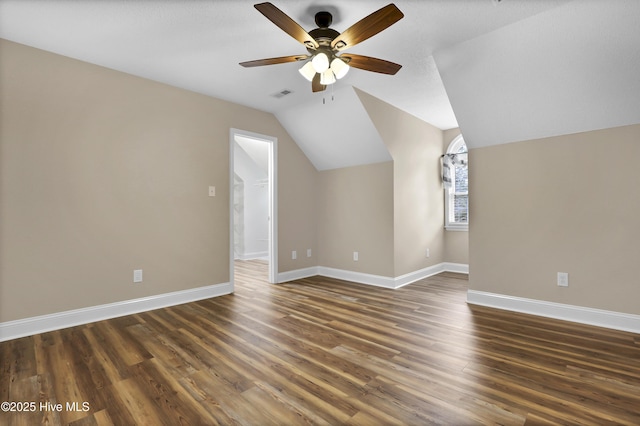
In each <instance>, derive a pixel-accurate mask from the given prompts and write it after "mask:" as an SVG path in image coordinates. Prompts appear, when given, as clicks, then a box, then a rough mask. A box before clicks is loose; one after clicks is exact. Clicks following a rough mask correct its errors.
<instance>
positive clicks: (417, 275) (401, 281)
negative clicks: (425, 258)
mask: <svg viewBox="0 0 640 426" xmlns="http://www.w3.org/2000/svg"><path fill="white" fill-rule="evenodd" d="M444 271H445V269H444V263H438V264H437V265H433V266H429V267H427V268H423V269H420V270H418V271H414V272H409V273H408V274H404V275H400V276H399V277H396V278H395V279H394V282H395V283H394V284H395V287H394V288H400V287H404V286H405V285H409V284H411V283H414V282H416V281H419V280H421V279H424V278H427V277H430V276H433V275H436V274H439V273H441V272H444Z"/></svg>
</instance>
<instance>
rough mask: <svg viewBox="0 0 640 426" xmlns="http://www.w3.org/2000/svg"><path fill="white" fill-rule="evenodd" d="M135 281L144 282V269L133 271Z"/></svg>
mask: <svg viewBox="0 0 640 426" xmlns="http://www.w3.org/2000/svg"><path fill="white" fill-rule="evenodd" d="M133 282H134V283H141V282H142V269H134V271H133Z"/></svg>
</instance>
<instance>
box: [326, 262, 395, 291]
mask: <svg viewBox="0 0 640 426" xmlns="http://www.w3.org/2000/svg"><path fill="white" fill-rule="evenodd" d="M318 275H322V276H323V277H329V278H336V279H339V280H345V281H352V282H354V283H360V284H368V285H373V286H376V287H385V288H395V287H394V279H393V278H391V277H385V276H382V275H373V274H365V273H363V272H355V271H347V270H344V269H336V268H329V267H327V266H319V267H318Z"/></svg>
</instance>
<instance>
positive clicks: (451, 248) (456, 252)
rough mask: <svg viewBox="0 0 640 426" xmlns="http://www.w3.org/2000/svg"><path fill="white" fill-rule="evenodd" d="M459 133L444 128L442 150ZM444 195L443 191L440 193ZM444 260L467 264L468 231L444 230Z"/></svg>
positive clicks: (456, 130)
mask: <svg viewBox="0 0 640 426" xmlns="http://www.w3.org/2000/svg"><path fill="white" fill-rule="evenodd" d="M458 135H460V129H457V128H456V129H450V130H445V131H444V134H443V145H442V152H443V153H445V152H447V149H448V148H449V144H450V143H451V141H453V140H454V139H455V138H456V137H458ZM442 195H443V196H444V192H443V194H442ZM444 261H445V262H452V263H461V264H464V265H468V264H469V232H466V231H447V230H445V231H444Z"/></svg>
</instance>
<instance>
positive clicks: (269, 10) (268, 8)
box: [254, 2, 318, 49]
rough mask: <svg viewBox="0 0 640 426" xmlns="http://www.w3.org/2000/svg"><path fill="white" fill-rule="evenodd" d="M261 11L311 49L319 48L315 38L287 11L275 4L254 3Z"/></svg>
mask: <svg viewBox="0 0 640 426" xmlns="http://www.w3.org/2000/svg"><path fill="white" fill-rule="evenodd" d="M254 7H255V8H256V9H258V11H259V12H260V13H262V14H263V15H264V16H265V17H266V18H267V19H268V20H270V21H271V22H273V23H274V24H276V25H277V26H278V27H279V28H280V29H281V30H282V31H284V32H285V33H287V34H289V35H290V36H291V37H293V38H295V39H296V40H298V41H299V42H300V43H302V44H304V45H305V46H307V47H309V48H311V49H317V48H318V42H317V41H315V40H314V39H313V37H311V36H310V35H309V33H307V32H306V31H305V30H304V28H302V27H301V26H300V25H299V24H298V23H297V22H296V21H294V20H293V19H291V18H290V17H289V16H288V15H287V14H286V13H284V12H283V11H281V10H280V9H278V8H277V7H275V6H274V5H273V4H271V3H269V2H266V3H258V4H256V5H254Z"/></svg>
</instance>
